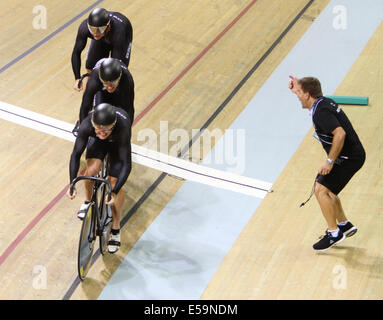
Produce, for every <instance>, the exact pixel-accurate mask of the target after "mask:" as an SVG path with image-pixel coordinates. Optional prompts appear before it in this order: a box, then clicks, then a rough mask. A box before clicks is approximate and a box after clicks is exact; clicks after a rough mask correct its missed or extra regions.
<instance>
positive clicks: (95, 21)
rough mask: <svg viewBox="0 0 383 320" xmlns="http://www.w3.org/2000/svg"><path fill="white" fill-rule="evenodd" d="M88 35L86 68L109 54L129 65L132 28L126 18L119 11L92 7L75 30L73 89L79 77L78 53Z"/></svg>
mask: <svg viewBox="0 0 383 320" xmlns="http://www.w3.org/2000/svg"><path fill="white" fill-rule="evenodd" d="M88 38H90V39H92V41H91V44H90V47H89V51H88V55H87V60H86V69H87V72H88V73H90V72H91V70H92V69H93V68H94V66H95V65H96V63H97V61H99V60H100V59H102V58H107V57H109V53H110V54H111V57H112V58H116V59H119V60H121V61H122V62H123V63H124V64H125V65H126V66H127V67H128V66H129V61H130V53H131V47H132V40H133V28H132V24H131V23H130V21H129V19H128V18H127V17H125V16H124V15H123V14H121V13H119V12H108V11H107V10H105V9H103V8H96V9H94V10H93V11H92V12H91V13H90V14H89V17H88V19H86V20H84V21H83V22H82V23H81V24H80V26H79V28H78V32H77V37H76V42H75V45H74V48H73V52H72V69H73V73H74V76H75V85H74V89H75V90H78V91H79V90H81V89H79V88H78V82H79V80H80V77H81V72H80V68H81V52H82V51H83V50H84V48H85V46H86V43H87V40H88Z"/></svg>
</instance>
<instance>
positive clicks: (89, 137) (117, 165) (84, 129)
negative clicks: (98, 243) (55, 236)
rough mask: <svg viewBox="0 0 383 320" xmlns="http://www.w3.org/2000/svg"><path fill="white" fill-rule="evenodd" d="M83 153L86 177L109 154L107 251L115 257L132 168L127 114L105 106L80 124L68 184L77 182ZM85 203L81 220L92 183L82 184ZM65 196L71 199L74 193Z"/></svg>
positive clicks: (98, 108) (99, 107) (104, 104)
mask: <svg viewBox="0 0 383 320" xmlns="http://www.w3.org/2000/svg"><path fill="white" fill-rule="evenodd" d="M85 148H86V149H87V150H86V171H85V175H87V176H95V175H97V173H98V172H99V171H100V168H101V165H102V160H103V159H104V157H105V156H106V154H109V165H110V166H109V180H110V183H111V185H112V199H111V201H109V202H108V201H107V199H106V201H107V204H109V205H110V206H111V209H112V213H113V224H112V234H111V239H110V240H109V242H108V251H109V252H110V253H115V252H116V251H117V250H118V249H119V247H120V245H121V240H120V220H121V212H122V209H123V204H124V200H125V195H124V193H123V192H122V191H121V188H122V186H123V185H124V184H125V182H126V180H127V179H128V177H129V174H130V171H131V168H132V156H131V122H130V119H129V117H128V115H127V113H126V112H125V111H124V110H122V109H120V108H116V107H114V106H112V105H110V104H108V103H102V104H99V105H97V106H96V107H95V109H94V110H93V111H92V112H91V114H89V115H88V116H87V117H86V118H85V119H84V120H83V121H82V122H81V125H80V128H79V131H78V135H77V138H76V141H75V144H74V147H73V152H72V154H71V158H70V164H69V173H70V181H73V179H75V178H76V176H77V174H78V170H79V167H80V158H81V155H82V154H83V152H84V150H85ZM84 184H85V202H84V204H83V205H82V206H81V208H80V210H79V212H78V217H79V218H80V219H83V218H84V216H85V213H86V208H87V204H88V203H89V201H90V199H91V196H92V182H91V181H89V180H84ZM67 196H68V197H69V198H70V199H74V198H75V196H76V192H73V194H72V195H71V194H70V189H68V191H67Z"/></svg>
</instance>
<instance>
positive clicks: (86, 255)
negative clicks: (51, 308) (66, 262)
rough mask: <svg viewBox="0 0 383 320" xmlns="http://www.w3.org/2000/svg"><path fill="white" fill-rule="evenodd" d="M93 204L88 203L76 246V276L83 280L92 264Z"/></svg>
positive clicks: (93, 238)
mask: <svg viewBox="0 0 383 320" xmlns="http://www.w3.org/2000/svg"><path fill="white" fill-rule="evenodd" d="M94 214H95V213H94V203H93V202H91V203H89V207H88V210H87V213H86V215H85V217H84V220H83V222H82V226H81V233H80V241H79V246H78V259H77V262H78V263H77V266H78V276H79V278H80V279H81V280H84V279H85V277H86V275H87V273H88V271H89V268H90V264H91V262H92V255H93V249H94V242H95V240H96V234H95V230H96V228H95V219H94Z"/></svg>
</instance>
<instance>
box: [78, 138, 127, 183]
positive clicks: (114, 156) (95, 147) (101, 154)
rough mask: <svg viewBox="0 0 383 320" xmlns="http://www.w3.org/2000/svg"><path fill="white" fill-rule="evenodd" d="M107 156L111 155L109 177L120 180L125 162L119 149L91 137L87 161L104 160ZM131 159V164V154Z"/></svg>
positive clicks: (87, 149)
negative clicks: (120, 155) (119, 153)
mask: <svg viewBox="0 0 383 320" xmlns="http://www.w3.org/2000/svg"><path fill="white" fill-rule="evenodd" d="M106 154H109V175H110V176H112V177H115V178H118V176H119V174H120V172H121V170H122V166H123V161H122V160H121V159H120V157H119V155H118V150H117V147H116V146H115V145H114V144H113V143H111V142H108V141H105V140H100V139H97V138H94V137H89V140H88V144H87V146H86V156H85V158H86V159H92V158H96V159H100V160H103V159H104V158H105V156H106ZM129 157H130V159H128V160H129V162H131V161H132V160H131V154H130V153H129Z"/></svg>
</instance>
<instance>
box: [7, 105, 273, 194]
mask: <svg viewBox="0 0 383 320" xmlns="http://www.w3.org/2000/svg"><path fill="white" fill-rule="evenodd" d="M0 118H1V119H4V120H7V121H10V122H13V123H16V124H19V125H22V126H25V127H28V128H31V129H34V130H37V131H41V132H44V133H47V134H50V135H53V136H55V137H58V138H61V139H65V140H68V141H71V142H74V141H75V139H76V138H75V137H74V136H73V134H72V129H73V127H74V124H71V123H67V122H64V121H61V120H57V119H54V118H51V117H48V116H45V115H42V114H39V113H36V112H32V111H29V110H26V109H23V108H20V107H17V106H14V105H11V104H8V103H5V102H1V101H0ZM132 161H134V162H136V163H138V164H141V165H144V166H147V167H150V168H152V169H155V170H159V171H163V172H166V173H168V174H171V175H174V176H178V177H181V178H183V179H186V180H190V181H195V182H199V183H203V184H207V185H210V186H214V187H217V188H222V189H226V190H231V191H234V192H239V193H243V194H246V195H250V196H254V197H258V198H262V199H263V198H264V197H265V196H266V194H267V193H268V192H271V191H270V188H271V186H272V184H271V183H269V182H265V181H261V180H257V179H252V178H248V177H244V176H240V175H236V174H233V173H230V172H226V171H221V170H217V169H213V168H209V167H205V166H202V165H198V164H195V163H192V162H190V161H186V160H183V159H180V158H176V157H172V156H169V155H166V154H163V153H159V152H157V151H154V150H149V149H147V148H143V147H140V146H138V145H135V144H132Z"/></svg>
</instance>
